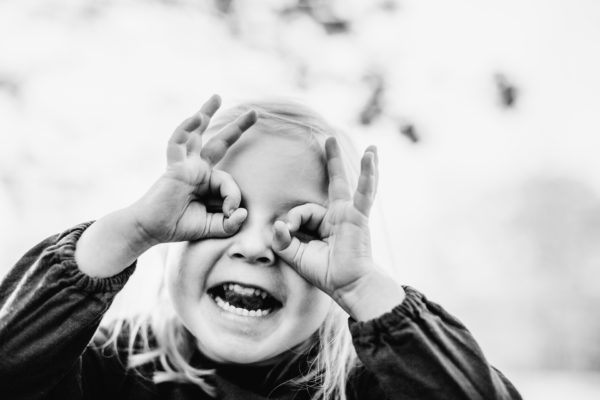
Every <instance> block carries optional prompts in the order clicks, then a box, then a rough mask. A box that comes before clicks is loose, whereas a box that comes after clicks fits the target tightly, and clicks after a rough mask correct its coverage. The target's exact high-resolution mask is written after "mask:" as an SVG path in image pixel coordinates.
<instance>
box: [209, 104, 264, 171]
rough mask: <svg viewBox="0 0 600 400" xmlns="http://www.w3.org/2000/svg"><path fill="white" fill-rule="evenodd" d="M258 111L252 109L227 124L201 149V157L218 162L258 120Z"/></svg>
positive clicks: (212, 162) (210, 162)
mask: <svg viewBox="0 0 600 400" xmlns="http://www.w3.org/2000/svg"><path fill="white" fill-rule="evenodd" d="M256 119H257V116H256V112H255V111H253V110H250V111H248V112H245V113H244V114H242V115H240V116H239V117H238V118H236V119H235V121H233V122H231V123H229V124H227V125H226V126H225V127H224V128H223V129H222V130H221V131H220V132H219V133H218V134H217V135H216V136H215V137H213V138H212V139H211V140H209V141H208V143H206V145H205V146H204V147H203V148H202V150H201V151H200V157H202V158H203V159H205V160H206V161H208V162H209V164H211V165H215V164H216V163H218V162H219V161H220V160H221V159H222V158H223V156H224V155H225V153H226V152H227V150H228V149H229V147H231V145H232V144H234V143H235V142H236V141H237V140H238V139H239V138H240V136H241V135H242V133H244V132H245V131H246V130H247V129H248V128H250V127H251V126H252V125H254V123H255V122H256Z"/></svg>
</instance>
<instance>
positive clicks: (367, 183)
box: [353, 149, 377, 216]
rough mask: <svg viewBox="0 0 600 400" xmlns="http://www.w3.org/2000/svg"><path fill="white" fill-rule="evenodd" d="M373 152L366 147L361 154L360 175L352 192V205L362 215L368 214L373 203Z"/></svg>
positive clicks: (374, 186) (374, 187)
mask: <svg viewBox="0 0 600 400" xmlns="http://www.w3.org/2000/svg"><path fill="white" fill-rule="evenodd" d="M376 183H377V176H376V167H375V154H374V153H373V152H372V151H369V150H368V149H367V150H366V151H365V153H364V154H363V157H362V160H361V163H360V176H359V178H358V185H357V186H356V192H355V193H354V198H353V200H354V207H355V208H356V209H357V210H358V211H359V212H361V213H362V214H363V215H366V216H368V215H369V213H370V211H371V206H372V205H373V200H374V198H375V191H376Z"/></svg>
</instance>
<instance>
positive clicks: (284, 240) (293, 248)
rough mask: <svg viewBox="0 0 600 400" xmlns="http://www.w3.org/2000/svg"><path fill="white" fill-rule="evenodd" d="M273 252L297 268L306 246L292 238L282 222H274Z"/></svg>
mask: <svg viewBox="0 0 600 400" xmlns="http://www.w3.org/2000/svg"><path fill="white" fill-rule="evenodd" d="M272 246H273V250H274V251H275V252H276V253H277V254H278V255H279V257H281V258H282V259H283V261H285V262H286V263H287V264H289V265H291V266H292V267H294V268H298V267H299V265H300V261H301V260H302V255H303V253H304V250H305V249H306V244H305V243H302V242H301V241H300V240H298V239H297V238H295V237H293V236H292V235H291V233H290V231H289V229H288V226H287V225H286V224H285V223H284V222H283V221H275V223H274V224H273V242H272Z"/></svg>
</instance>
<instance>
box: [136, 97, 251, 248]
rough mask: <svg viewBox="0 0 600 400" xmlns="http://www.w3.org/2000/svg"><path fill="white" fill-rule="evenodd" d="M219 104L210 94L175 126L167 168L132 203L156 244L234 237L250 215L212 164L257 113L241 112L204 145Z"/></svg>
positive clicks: (140, 225) (231, 182)
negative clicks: (240, 206)
mask: <svg viewBox="0 0 600 400" xmlns="http://www.w3.org/2000/svg"><path fill="white" fill-rule="evenodd" d="M220 103H221V100H220V98H219V97H218V96H216V95H215V96H212V97H211V98H210V99H209V100H208V101H207V102H206V103H205V104H204V105H203V106H202V108H201V109H200V111H199V112H198V113H197V114H195V115H194V116H192V117H190V118H188V119H186V120H185V121H183V123H182V124H181V125H180V126H179V127H178V128H177V129H176V130H175V132H174V133H173V135H172V136H171V139H170V140H169V143H168V146H167V170H166V172H165V173H164V174H163V175H162V176H161V177H160V178H159V179H158V181H156V183H155V184H154V185H153V186H152V187H151V188H150V190H149V191H148V192H147V193H146V194H145V195H144V196H143V197H142V198H141V199H140V200H138V201H137V202H136V203H134V204H133V205H132V206H131V207H130V209H131V211H132V212H133V213H134V216H135V218H134V220H135V223H136V226H137V228H138V230H139V231H140V232H141V234H142V235H143V237H145V238H146V239H147V240H148V241H149V242H150V243H152V244H157V243H164V242H175V241H187V240H198V239H203V238H208V237H224V236H230V235H232V234H234V233H235V232H237V231H238V229H239V228H240V226H241V225H242V223H243V222H244V220H245V219H246V216H247V211H246V210H245V209H243V208H239V205H240V202H241V193H240V190H239V188H238V186H237V184H236V183H235V181H234V180H233V178H232V177H231V176H230V175H229V174H227V173H225V172H224V171H220V170H216V169H214V168H213V166H214V165H215V164H216V163H217V162H219V160H221V159H222V158H223V156H224V155H225V153H226V152H227V150H228V149H229V147H230V146H231V145H232V144H233V143H235V141H236V140H237V139H239V137H240V136H241V135H242V133H243V132H245V131H246V130H247V129H248V128H250V127H251V126H252V125H253V124H254V123H255V122H256V113H255V112H254V111H249V112H247V113H245V114H243V115H241V116H240V117H238V118H237V119H236V120H235V121H233V122H231V123H229V124H227V125H226V126H225V127H223V129H222V130H221V131H220V132H219V133H218V134H217V135H216V136H215V137H213V138H212V139H211V140H209V141H208V142H207V143H206V144H205V145H204V146H203V145H202V134H203V133H204V131H205V130H206V128H207V126H208V124H209V122H210V119H211V117H212V116H213V115H214V114H215V112H216V111H217V110H218V108H219V106H220Z"/></svg>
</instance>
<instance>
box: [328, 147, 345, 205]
mask: <svg viewBox="0 0 600 400" xmlns="http://www.w3.org/2000/svg"><path fill="white" fill-rule="evenodd" d="M325 156H326V157H327V175H328V176H329V200H330V201H335V200H348V199H350V188H349V184H348V180H347V179H346V172H345V170H344V164H343V162H342V157H341V154H340V147H339V145H338V143H337V140H335V138H332V137H330V138H328V139H327V141H326V142H325Z"/></svg>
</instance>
